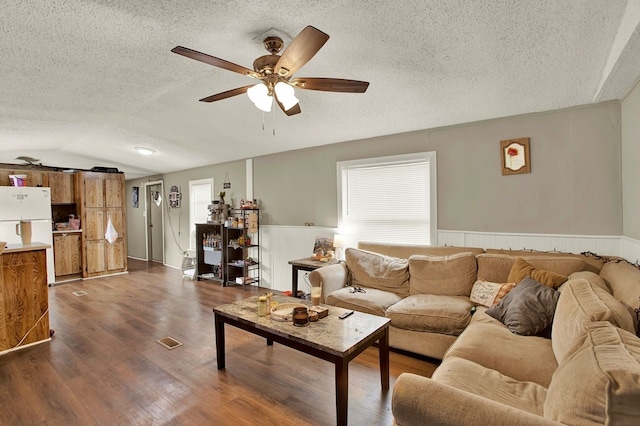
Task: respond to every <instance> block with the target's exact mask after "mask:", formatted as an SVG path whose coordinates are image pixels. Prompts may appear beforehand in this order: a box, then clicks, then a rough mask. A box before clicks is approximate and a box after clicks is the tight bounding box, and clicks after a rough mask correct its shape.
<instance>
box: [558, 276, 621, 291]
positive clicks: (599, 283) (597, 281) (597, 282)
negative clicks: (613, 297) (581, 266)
mask: <svg viewBox="0 0 640 426" xmlns="http://www.w3.org/2000/svg"><path fill="white" fill-rule="evenodd" d="M578 279H584V280H587V281H589V282H590V283H591V284H592V285H594V286H596V287H600V288H601V289H603V290H604V291H606V292H607V293H609V294H611V289H610V288H609V286H608V285H607V283H606V282H605V281H604V280H603V279H602V277H601V276H600V275H598V274H596V273H595V272H591V271H578V272H574V273H573V274H571V275H569V280H568V281H571V280H578ZM567 283H568V282H567ZM567 283H564V284H563V285H561V286H560V287H559V288H558V290H560V289H561V288H562V287H564V286H566V285H567Z"/></svg>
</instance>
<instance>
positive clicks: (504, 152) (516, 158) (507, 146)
mask: <svg viewBox="0 0 640 426" xmlns="http://www.w3.org/2000/svg"><path fill="white" fill-rule="evenodd" d="M500 157H501V158H502V175H503V176H504V175H519V174H522V173H531V158H530V154H529V138H518V139H507V140H504V141H500Z"/></svg>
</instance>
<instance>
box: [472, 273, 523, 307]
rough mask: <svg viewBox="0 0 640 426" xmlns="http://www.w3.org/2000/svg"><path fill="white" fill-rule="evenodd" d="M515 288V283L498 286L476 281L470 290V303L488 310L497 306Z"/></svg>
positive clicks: (488, 282)
mask: <svg viewBox="0 0 640 426" xmlns="http://www.w3.org/2000/svg"><path fill="white" fill-rule="evenodd" d="M515 286H516V284H515V283H504V284H498V283H492V282H490V281H483V280H477V281H476V282H475V283H474V284H473V288H472V289H471V301H472V302H473V303H475V304H478V305H482V306H486V307H487V308H490V307H491V306H493V305H496V304H498V302H500V301H501V300H502V298H503V297H504V296H506V295H507V293H509V292H510V291H511V290H512V289H513V288H514V287H515Z"/></svg>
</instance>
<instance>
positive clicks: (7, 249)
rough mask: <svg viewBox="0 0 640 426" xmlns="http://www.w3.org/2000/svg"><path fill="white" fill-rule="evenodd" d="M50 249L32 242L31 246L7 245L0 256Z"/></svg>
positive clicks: (47, 245) (48, 246)
mask: <svg viewBox="0 0 640 426" xmlns="http://www.w3.org/2000/svg"><path fill="white" fill-rule="evenodd" d="M48 248H51V246H50V245H49V244H45V243H41V242H38V241H33V242H32V243H31V244H19V243H18V244H7V246H6V247H5V248H4V251H3V252H2V254H5V253H18V252H21V251H33V250H45V249H48Z"/></svg>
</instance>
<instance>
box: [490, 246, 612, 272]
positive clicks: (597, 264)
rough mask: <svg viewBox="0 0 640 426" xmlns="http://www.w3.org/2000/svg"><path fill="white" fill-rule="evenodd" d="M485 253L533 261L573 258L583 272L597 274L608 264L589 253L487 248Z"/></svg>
mask: <svg viewBox="0 0 640 426" xmlns="http://www.w3.org/2000/svg"><path fill="white" fill-rule="evenodd" d="M485 253H489V254H502V255H508V256H512V257H514V258H515V257H521V258H523V259H525V260H528V259H533V258H536V257H545V258H549V257H552V256H553V257H562V258H568V257H572V258H575V259H578V260H580V261H581V262H582V263H583V266H582V267H581V268H580V269H581V270H582V269H584V270H587V271H591V272H595V273H596V274H598V273H600V269H602V265H604V263H605V262H606V258H604V257H602V256H598V255H595V254H593V253H589V252H587V253H582V254H575V253H563V252H560V251H536V250H504V249H493V248H487V249H486V250H485ZM554 272H557V271H554ZM569 273H570V272H567V273H565V274H564V275H569Z"/></svg>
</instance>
